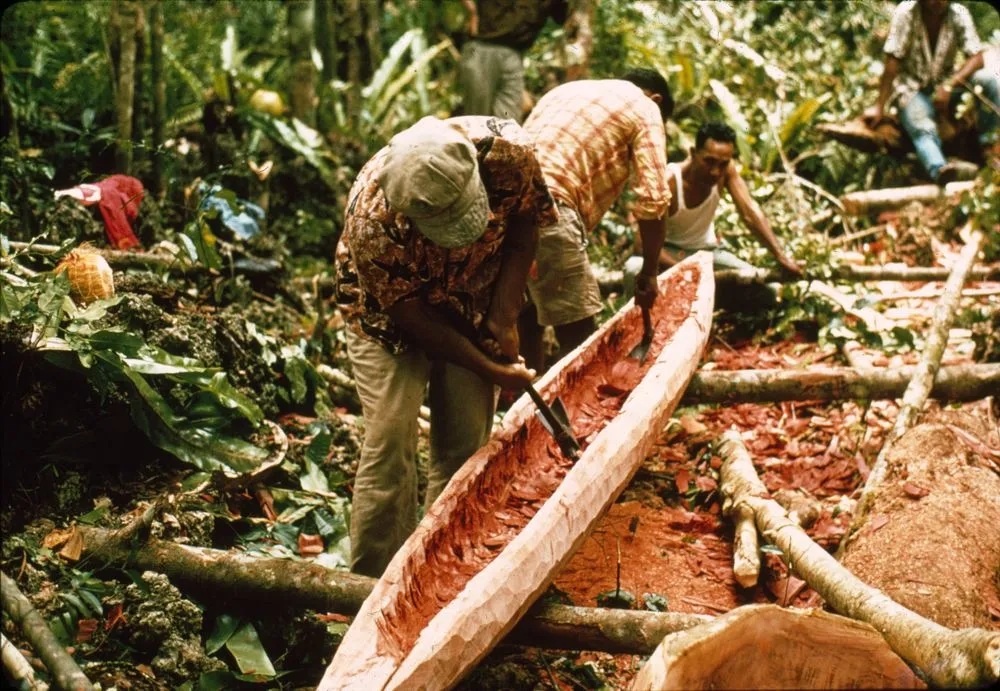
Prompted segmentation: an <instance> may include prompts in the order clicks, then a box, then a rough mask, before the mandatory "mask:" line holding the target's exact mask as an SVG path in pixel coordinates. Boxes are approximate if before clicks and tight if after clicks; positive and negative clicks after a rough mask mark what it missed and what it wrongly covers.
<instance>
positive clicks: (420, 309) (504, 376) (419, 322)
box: [386, 299, 535, 390]
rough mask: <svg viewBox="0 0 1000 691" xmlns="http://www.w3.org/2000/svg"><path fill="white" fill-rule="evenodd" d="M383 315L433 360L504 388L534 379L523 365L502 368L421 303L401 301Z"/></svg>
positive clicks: (431, 308) (514, 387)
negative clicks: (388, 317)
mask: <svg viewBox="0 0 1000 691" xmlns="http://www.w3.org/2000/svg"><path fill="white" fill-rule="evenodd" d="M386 312H387V313H388V314H389V316H390V317H391V318H392V320H393V321H394V322H395V323H396V324H398V325H399V328H400V329H402V330H403V331H404V332H405V333H406V334H407V335H408V336H409V337H410V338H411V339H412V340H413V341H414V342H415V343H416V344H417V345H418V346H420V348H422V349H423V350H424V351H425V352H426V353H428V354H429V355H431V356H432V357H439V358H442V359H444V360H447V361H448V362H452V363H454V364H456V365H458V366H460V367H464V368H465V369H467V370H469V371H471V372H475V373H476V374H478V375H479V376H481V377H482V378H483V379H486V380H487V381H490V382H493V383H494V384H498V385H500V386H502V387H504V388H505V389H514V390H519V389H523V388H524V387H525V386H527V385H528V384H530V383H531V381H532V380H533V379H534V377H535V372H534V370H530V369H528V368H527V367H525V366H524V365H523V364H522V363H515V364H508V365H503V364H500V363H498V362H494V361H493V360H491V359H489V358H488V357H487V356H486V355H485V354H484V353H483V352H482V351H481V350H480V349H479V348H477V347H476V345H475V344H474V343H472V341H470V340H469V339H467V338H466V337H465V336H463V335H462V334H460V333H459V332H458V331H457V330H456V329H455V328H454V327H453V326H451V324H449V323H448V322H447V321H446V320H445V319H444V318H443V317H442V316H441V315H440V314H438V312H437V310H435V309H434V308H433V307H431V306H429V305H427V304H426V303H425V302H424V301H423V300H420V299H410V300H400V301H399V302H397V303H396V304H394V305H393V306H392V307H390V308H388V309H387V310H386Z"/></svg>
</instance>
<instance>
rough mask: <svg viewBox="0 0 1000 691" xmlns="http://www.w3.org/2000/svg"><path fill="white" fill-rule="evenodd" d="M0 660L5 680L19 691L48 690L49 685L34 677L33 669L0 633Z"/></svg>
mask: <svg viewBox="0 0 1000 691" xmlns="http://www.w3.org/2000/svg"><path fill="white" fill-rule="evenodd" d="M0 660H2V661H3V668H4V670H5V671H6V672H7V678H8V679H9V680H10V681H11V682H13V683H14V685H15V686H16V687H17V688H18V689H20V690H21V691H47V690H48V688H49V685H48V684H46V683H45V682H43V681H39V680H38V679H37V678H36V677H35V668H34V667H32V666H31V663H30V662H28V660H27V659H25V657H24V655H22V654H21V651H20V650H18V649H17V648H16V647H15V646H14V644H13V643H11V642H10V641H9V640H7V637H6V636H4V635H3V634H2V633H0Z"/></svg>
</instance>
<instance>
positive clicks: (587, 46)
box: [565, 0, 594, 82]
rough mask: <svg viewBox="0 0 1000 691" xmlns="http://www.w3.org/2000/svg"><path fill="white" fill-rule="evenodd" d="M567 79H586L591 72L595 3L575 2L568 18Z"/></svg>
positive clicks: (589, 1) (586, 1)
mask: <svg viewBox="0 0 1000 691" xmlns="http://www.w3.org/2000/svg"><path fill="white" fill-rule="evenodd" d="M566 33H567V35H569V36H571V38H570V40H569V41H568V42H567V44H566V78H565V81H567V82H571V81H574V80H576V79H586V78H587V75H588V74H589V72H590V55H591V53H593V51H594V2H593V0H574V1H573V3H572V9H571V10H570V13H569V16H568V17H567V18H566Z"/></svg>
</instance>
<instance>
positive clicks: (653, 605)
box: [642, 593, 670, 612]
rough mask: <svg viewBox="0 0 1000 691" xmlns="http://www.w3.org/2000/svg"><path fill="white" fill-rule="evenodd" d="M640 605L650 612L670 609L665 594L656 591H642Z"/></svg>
mask: <svg viewBox="0 0 1000 691" xmlns="http://www.w3.org/2000/svg"><path fill="white" fill-rule="evenodd" d="M642 605H643V607H644V608H645V609H648V610H650V611H652V612H669V611H670V604H669V602H668V600H667V596H666V595H657V594H656V593H643V594H642Z"/></svg>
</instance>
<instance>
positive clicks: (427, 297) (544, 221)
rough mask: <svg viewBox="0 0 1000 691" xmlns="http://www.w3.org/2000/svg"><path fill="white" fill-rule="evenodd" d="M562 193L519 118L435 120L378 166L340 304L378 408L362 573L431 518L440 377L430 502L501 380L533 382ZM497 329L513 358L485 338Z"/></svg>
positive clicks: (370, 173)
mask: <svg viewBox="0 0 1000 691" xmlns="http://www.w3.org/2000/svg"><path fill="white" fill-rule="evenodd" d="M555 221H556V214H555V208H554V203H553V200H552V197H551V196H550V195H549V191H548V188H547V187H546V184H545V180H544V178H543V177H542V172H541V169H540V168H539V166H538V161H537V160H536V158H535V154H534V143H533V141H532V140H531V138H530V137H528V136H527V135H526V134H525V132H524V130H522V129H521V128H520V127H519V126H518V125H517V123H515V122H513V121H511V120H501V119H498V118H493V117H460V118H452V119H450V120H437V119H435V118H431V117H428V118H424V119H423V120H421V121H420V122H418V123H417V124H416V125H414V126H413V127H411V128H410V129H408V130H405V131H404V132H401V133H399V134H397V135H396V136H395V137H393V138H392V140H391V141H390V142H389V144H388V145H387V146H386V147H385V148H383V149H382V150H381V151H379V152H378V153H377V154H375V156H374V157H372V159H371V160H370V161H369V162H368V163H367V164H365V166H364V168H362V169H361V172H360V173H359V174H358V178H357V180H356V181H355V183H354V186H353V187H352V188H351V192H350V195H349V198H348V206H347V212H346V214H345V223H344V232H343V235H342V236H341V238H340V243H339V244H338V246H337V303H338V305H339V306H340V309H341V311H342V313H343V315H344V318H345V320H346V322H347V326H348V328H347V354H348V357H349V359H350V361H351V366H352V368H353V372H354V378H355V381H356V382H357V387H358V395H359V397H360V398H361V405H362V409H363V413H364V421H365V434H364V442H363V444H362V448H361V458H360V460H359V462H358V471H357V475H356V477H355V480H354V501H353V505H352V514H351V552H352V554H351V570H352V571H354V572H355V573H360V574H365V575H368V576H374V577H377V576H380V575H381V574H382V572H383V571H384V570H385V567H386V566H387V565H388V563H389V561H390V559H391V558H392V556H393V554H394V553H395V552H396V550H397V549H399V547H400V546H401V545H402V544H403V542H404V541H405V540H406V538H407V537H408V536H409V534H410V533H411V532H412V531H413V529H414V528H415V527H416V521H417V468H416V450H417V416H418V413H419V410H420V406H421V404H422V403H423V401H424V391H425V390H426V389H427V387H428V384H429V385H430V391H429V399H430V401H429V402H430V409H431V449H430V467H429V469H428V486H427V494H426V500H425V502H424V505H425V507H429V506H430V505H431V504H432V503H433V502H434V500H435V499H436V498H437V496H438V494H440V493H441V491H442V490H443V489H444V486H445V485H446V484H447V483H448V480H449V479H450V478H451V476H452V474H453V473H454V472H455V471H456V470H457V469H458V468H459V467H460V466H461V465H462V464H463V463H464V462H465V461H466V459H467V458H468V457H469V456H471V455H472V454H473V453H474V452H475V451H476V449H478V448H479V447H480V446H482V445H483V443H485V442H486V440H487V438H488V437H489V434H490V430H491V427H492V423H493V409H494V403H495V388H494V387H495V386H497V385H499V386H502V387H505V388H509V389H521V388H523V387H524V386H525V385H527V384H529V383H530V382H531V380H532V378H533V377H534V375H535V373H534V372H533V371H532V370H530V369H528V368H527V367H526V366H525V365H524V363H523V361H520V360H518V335H517V328H516V325H517V315H518V313H519V312H520V310H521V307H522V301H523V296H524V288H525V279H526V277H527V274H528V269H529V267H530V265H531V261H532V257H533V256H534V251H535V246H536V243H537V230H536V229H537V228H539V227H542V226H547V225H551V224H552V223H554V222H555ZM486 339H491V340H493V341H495V342H496V343H497V344H499V346H500V350H502V351H503V353H504V355H505V356H506V358H507V359H509V360H510V363H511V364H503V363H500V362H496V361H495V360H493V359H491V358H490V357H488V356H487V355H485V354H484V352H483V350H482V349H481V348H480V345H481V344H482V343H483V342H484V341H485V340H486Z"/></svg>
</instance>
